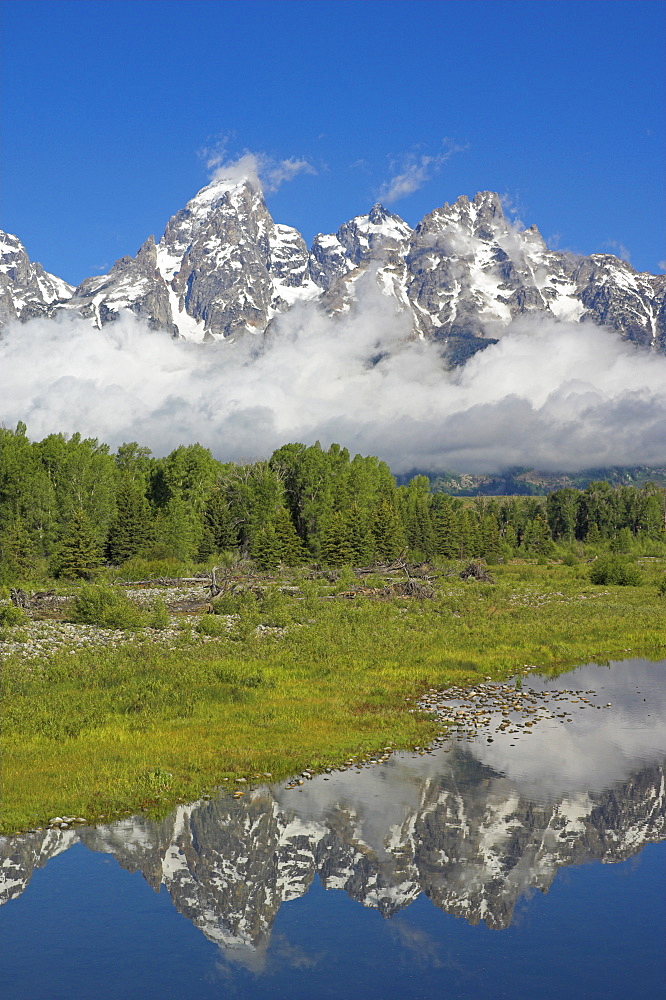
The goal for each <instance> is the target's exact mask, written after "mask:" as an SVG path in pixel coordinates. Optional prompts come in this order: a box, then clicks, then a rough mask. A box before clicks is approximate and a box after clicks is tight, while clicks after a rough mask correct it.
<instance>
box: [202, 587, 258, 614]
mask: <svg viewBox="0 0 666 1000" xmlns="http://www.w3.org/2000/svg"><path fill="white" fill-rule="evenodd" d="M212 604H213V612H214V613H215V614H216V615H240V614H243V613H244V612H249V611H256V610H257V596H256V594H255V593H254V592H253V591H252V590H247V589H242V590H225V591H224V592H223V593H222V594H219V596H218V597H216V598H215V599H214V600H213V602H212Z"/></svg>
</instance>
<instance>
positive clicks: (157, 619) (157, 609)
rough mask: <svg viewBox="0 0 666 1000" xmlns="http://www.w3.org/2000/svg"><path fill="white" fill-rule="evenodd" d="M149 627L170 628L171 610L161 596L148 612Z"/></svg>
mask: <svg viewBox="0 0 666 1000" xmlns="http://www.w3.org/2000/svg"><path fill="white" fill-rule="evenodd" d="M147 625H148V628H156V629H163V628H168V627H169V625H170V621H169V612H168V610H167V606H166V604H165V603H164V600H163V599H162V598H161V597H160V598H158V599H157V600H156V601H154V602H153V604H152V607H151V609H150V611H149V613H148V620H147Z"/></svg>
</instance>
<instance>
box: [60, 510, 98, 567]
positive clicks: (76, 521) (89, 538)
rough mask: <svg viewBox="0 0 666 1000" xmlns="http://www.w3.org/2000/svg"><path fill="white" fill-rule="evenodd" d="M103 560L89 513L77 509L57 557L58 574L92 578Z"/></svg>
mask: <svg viewBox="0 0 666 1000" xmlns="http://www.w3.org/2000/svg"><path fill="white" fill-rule="evenodd" d="M101 562H102V547H101V545H100V544H99V542H98V541H97V540H96V538H95V534H94V532H93V530H92V526H91V524H90V521H89V518H88V515H87V514H86V512H85V511H84V510H80V509H79V510H75V511H74V513H73V515H72V518H71V521H70V523H69V527H68V529H67V532H66V534H65V536H64V538H63V540H62V542H61V545H60V551H59V553H58V557H57V576H62V577H65V578H66V579H69V580H76V579H83V580H90V579H91V578H92V577H93V576H94V575H95V572H96V571H97V570H98V569H99V567H100V564H101Z"/></svg>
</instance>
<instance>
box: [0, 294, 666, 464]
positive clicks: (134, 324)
mask: <svg viewBox="0 0 666 1000" xmlns="http://www.w3.org/2000/svg"><path fill="white" fill-rule="evenodd" d="M408 333H409V328H408V323H407V317H406V316H405V315H404V314H402V315H400V314H397V315H396V314H395V313H394V312H393V311H392V306H391V304H390V300H388V299H386V298H385V297H384V296H382V295H381V294H379V293H378V292H376V291H373V290H372V289H371V288H370V289H369V290H367V291H366V292H365V293H364V297H363V301H362V302H361V305H360V308H359V310H358V311H357V312H355V313H354V314H353V315H346V316H343V317H342V318H340V319H337V320H332V319H330V318H328V317H326V316H324V315H323V314H322V313H321V312H320V311H319V310H318V309H317V308H316V307H314V306H311V305H308V306H302V307H300V308H296V309H294V310H293V311H292V312H290V313H289V314H285V315H284V316H282V317H280V318H279V319H278V321H277V322H276V323H275V324H274V327H273V328H272V332H271V336H270V337H268V338H266V339H263V338H255V337H250V336H248V337H246V338H245V339H244V340H242V341H240V342H238V343H236V344H229V343H225V342H221V343H217V344H211V345H198V344H191V343H187V342H184V341H175V340H173V339H171V338H170V337H169V336H167V335H166V334H159V333H154V332H151V331H149V330H148V329H147V327H146V326H145V325H143V324H142V323H140V322H138V321H137V320H136V319H135V318H134V317H132V316H131V315H129V314H128V315H125V316H124V317H122V318H121V319H120V320H118V321H117V322H116V323H114V324H112V325H108V326H105V327H103V328H102V330H99V331H97V330H94V329H93V328H92V327H91V326H90V325H89V324H88V323H87V322H86V321H84V320H80V319H73V318H71V317H66V318H63V319H61V320H60V321H57V322H56V321H50V320H32V321H31V322H29V323H26V324H25V325H21V324H14V325H11V326H10V327H8V328H6V329H5V331H4V334H3V339H2V340H0V372H2V376H1V381H2V393H1V394H0V421H1V422H4V423H5V424H6V425H8V426H13V425H15V424H16V422H17V421H18V420H24V421H25V422H26V423H27V425H28V432H29V434H30V436H31V437H32V438H40V437H43V436H45V435H46V434H49V433H51V432H52V431H64V432H67V433H72V432H73V431H77V430H78V431H81V433H83V434H84V435H86V436H88V435H94V436H98V437H100V438H101V439H102V440H104V441H107V442H109V443H110V444H111V445H112V446H113V447H116V446H117V445H118V444H120V443H121V442H122V441H129V440H138V441H140V442H141V443H142V444H146V445H148V446H149V447H150V448H152V449H153V451H154V452H155V453H156V454H164V453H166V452H168V451H169V450H171V449H172V448H174V447H176V446H177V445H179V444H184V443H190V442H194V441H199V442H201V443H202V444H203V445H206V446H208V447H210V448H211V450H212V451H213V453H214V454H215V455H216V456H217V457H218V458H220V459H233V460H241V459H252V458H257V457H262V456H267V455H270V453H271V452H272V451H273V450H274V449H275V448H277V447H279V446H280V445H281V444H284V443H285V442H288V441H303V442H305V443H312V442H314V441H315V440H316V439H319V440H321V442H322V444H323V445H328V444H329V443H330V442H332V441H338V442H340V443H341V444H343V445H346V446H347V447H348V448H349V449H350V450H351V451H352V453H354V452H356V451H358V452H361V453H363V454H376V455H379V456H380V457H381V458H383V459H385V460H386V461H388V462H389V464H390V465H391V467H392V468H393V470H394V471H396V472H401V471H407V470H409V469H412V468H415V467H417V468H422V469H432V470H435V469H458V470H461V471H464V470H467V471H471V472H480V471H493V470H498V469H501V468H506V467H509V466H515V465H522V466H532V467H536V468H539V469H543V470H549V469H550V470H556V469H568V470H575V469H582V468H593V467H600V466H606V465H637V464H646V465H661V464H666V358H665V357H664V356H662V355H658V354H649V353H647V352H642V351H639V350H638V349H635V348H633V347H632V346H631V345H628V344H626V343H623V342H621V341H620V340H619V339H618V338H617V337H616V336H615V335H614V334H612V333H609V332H606V331H604V330H602V329H599V328H598V327H595V326H593V325H591V324H583V325H579V324H567V323H558V322H557V321H555V320H553V319H545V318H542V319H534V318H528V317H525V318H523V319H522V320H520V321H516V322H515V323H513V324H512V325H511V326H510V327H509V328H508V329H507V331H506V332H505V334H504V335H503V337H502V339H501V340H500V341H499V343H497V344H495V345H492V346H489V347H488V348H487V349H486V350H485V351H483V352H481V353H479V354H477V355H475V356H474V357H473V358H472V359H471V360H470V361H469V362H468V363H467V364H466V365H465V367H464V368H462V369H458V370H456V371H454V372H449V371H447V370H446V369H445V367H444V364H443V362H442V360H441V358H440V356H439V353H438V345H437V343H436V342H424V341H420V340H409V339H407V338H408ZM378 355H383V356H382V360H380V361H379V362H378V363H376V364H372V363H370V361H369V359H371V358H375V357H377V356H378Z"/></svg>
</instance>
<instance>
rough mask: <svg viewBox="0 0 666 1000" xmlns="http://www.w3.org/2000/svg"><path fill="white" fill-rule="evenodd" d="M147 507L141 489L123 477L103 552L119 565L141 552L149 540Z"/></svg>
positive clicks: (149, 516)
mask: <svg viewBox="0 0 666 1000" xmlns="http://www.w3.org/2000/svg"><path fill="white" fill-rule="evenodd" d="M151 532H152V516H151V510H150V504H149V503H148V500H147V499H146V497H145V496H144V494H143V491H142V489H141V486H140V485H138V484H137V483H134V482H132V481H131V480H130V479H128V478H124V479H123V481H122V482H121V485H120V487H119V488H118V492H117V493H116V516H115V517H114V519H113V521H112V522H111V525H110V527H109V535H108V538H107V542H106V551H107V555H108V557H109V559H110V560H111V562H112V563H115V564H116V565H120V563H124V562H126V561H127V560H128V559H131V558H132V556H135V555H136V554H137V553H138V552H140V551H141V550H142V549H143V548H145V546H146V545H147V543H148V542H149V540H150V538H151Z"/></svg>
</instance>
